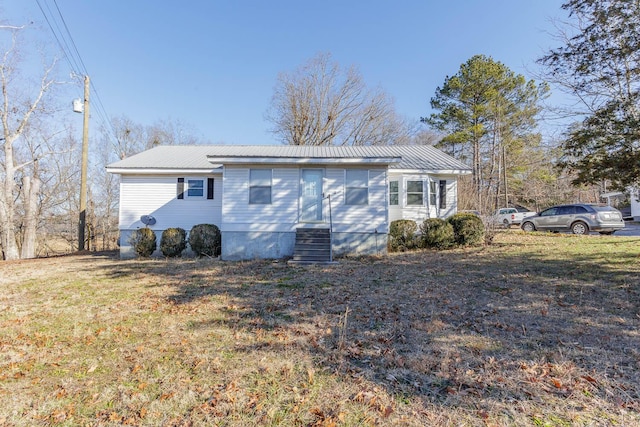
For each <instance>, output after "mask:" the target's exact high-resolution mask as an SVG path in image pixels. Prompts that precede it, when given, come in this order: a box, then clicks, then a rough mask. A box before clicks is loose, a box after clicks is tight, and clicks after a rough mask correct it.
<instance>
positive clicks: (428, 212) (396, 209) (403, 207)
mask: <svg viewBox="0 0 640 427" xmlns="http://www.w3.org/2000/svg"><path fill="white" fill-rule="evenodd" d="M430 180H431V181H435V182H436V191H439V182H440V180H446V181H447V184H446V188H447V196H446V205H447V206H446V208H442V209H441V208H440V207H439V204H438V202H436V205H435V206H433V205H430V204H429V202H430V193H429V191H430V189H429V181H430ZM389 181H398V205H394V206H389V222H392V221H395V220H398V219H411V220H414V221H416V222H418V223H421V222H422V221H424V220H425V219H427V218H447V217H449V216H451V215H453V214H454V213H456V212H457V191H458V187H457V179H456V177H455V176H443V175H428V174H402V173H392V172H390V173H389ZM407 181H423V183H424V184H423V191H424V195H423V201H424V203H423V205H422V206H408V205H407V192H406V188H407Z"/></svg>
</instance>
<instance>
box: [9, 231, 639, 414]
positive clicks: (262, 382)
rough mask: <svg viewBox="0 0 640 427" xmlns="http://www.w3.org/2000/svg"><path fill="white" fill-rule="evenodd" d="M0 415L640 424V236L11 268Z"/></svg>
mask: <svg viewBox="0 0 640 427" xmlns="http://www.w3.org/2000/svg"><path fill="white" fill-rule="evenodd" d="M0 425H2V426H4V425H7V426H14V425H15V426H33V425H55V426H58V425H69V426H72V425H73V426H75V425H92V426H107V425H148V426H158V425H164V426H192V425H193V426H200V425H224V426H252V425H269V426H280V425H284V426H342V425H345V426H361V425H364V426H367V425H402V426H406V425H409V426H411V425H413V426H425V425H436V426H440V425H442V426H446V425H452V426H510V425H532V426H574V425H578V426H580V425H584V426H591V425H617V426H633V425H640V238H632V237H627V238H625V237H602V236H573V235H552V234H537V233H533V234H523V233H522V232H520V231H516V230H511V231H508V232H501V233H499V234H498V235H497V236H496V238H495V240H494V244H493V245H491V246H488V247H479V248H467V249H455V250H449V251H442V252H433V251H423V252H412V253H400V254H390V255H388V256H381V257H364V258H347V259H341V260H339V264H338V265H334V266H309V267H301V266H289V265H287V264H286V263H283V262H272V261H251V262H242V263H240V262H233V263H231V262H221V261H217V260H210V259H197V260H196V259H185V260H129V261H121V260H119V259H117V258H116V256H115V254H114V253H97V254H89V255H73V256H64V257H57V258H47V259H38V260H28V261H17V262H0Z"/></svg>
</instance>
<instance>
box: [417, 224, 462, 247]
mask: <svg viewBox="0 0 640 427" xmlns="http://www.w3.org/2000/svg"><path fill="white" fill-rule="evenodd" d="M420 232H421V233H422V238H421V239H420V242H421V244H422V246H423V247H425V248H436V249H446V248H450V247H451V246H453V245H454V244H455V235H454V233H453V226H452V225H451V224H450V223H449V222H447V221H445V220H444V219H441V218H429V219H426V220H425V221H424V222H423V223H422V224H420Z"/></svg>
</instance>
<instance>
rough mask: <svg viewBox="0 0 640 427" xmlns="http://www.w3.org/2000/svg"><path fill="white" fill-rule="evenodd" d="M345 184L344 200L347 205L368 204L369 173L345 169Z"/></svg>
mask: <svg viewBox="0 0 640 427" xmlns="http://www.w3.org/2000/svg"><path fill="white" fill-rule="evenodd" d="M346 172H347V173H346V182H345V191H344V193H345V200H344V203H345V204H347V205H368V204H369V171H368V170H358V169H347V171H346Z"/></svg>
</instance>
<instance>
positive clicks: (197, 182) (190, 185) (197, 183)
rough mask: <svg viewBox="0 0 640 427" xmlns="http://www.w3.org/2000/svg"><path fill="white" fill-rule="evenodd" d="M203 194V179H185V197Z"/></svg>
mask: <svg viewBox="0 0 640 427" xmlns="http://www.w3.org/2000/svg"><path fill="white" fill-rule="evenodd" d="M202 196H204V180H202V179H188V180H187V197H202Z"/></svg>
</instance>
